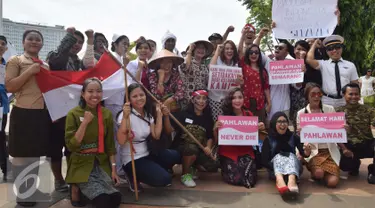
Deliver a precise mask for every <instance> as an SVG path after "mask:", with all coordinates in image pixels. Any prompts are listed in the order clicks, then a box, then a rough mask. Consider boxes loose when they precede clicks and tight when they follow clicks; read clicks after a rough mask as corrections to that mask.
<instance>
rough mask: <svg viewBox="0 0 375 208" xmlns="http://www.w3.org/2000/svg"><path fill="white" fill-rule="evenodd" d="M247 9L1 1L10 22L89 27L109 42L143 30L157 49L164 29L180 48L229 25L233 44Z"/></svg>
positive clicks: (132, 1)
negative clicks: (232, 30)
mask: <svg viewBox="0 0 375 208" xmlns="http://www.w3.org/2000/svg"><path fill="white" fill-rule="evenodd" d="M248 14H249V12H248V11H246V8H245V7H244V6H242V4H241V2H239V1H237V0H34V1H30V0H3V17H4V18H8V19H10V20H12V21H21V22H29V23H41V24H46V25H50V26H54V25H63V26H65V27H66V28H67V27H70V26H74V27H75V28H76V29H78V30H80V31H82V32H84V31H85V30H87V29H93V30H94V31H97V32H102V33H104V34H105V36H106V37H107V39H108V41H109V42H111V41H112V36H113V34H114V33H117V34H125V35H127V36H128V37H129V38H130V40H131V41H132V40H136V39H137V38H138V37H139V36H141V35H142V36H144V37H146V38H147V39H153V40H155V41H156V42H157V44H158V50H160V48H161V38H162V37H163V35H164V33H165V32H166V31H167V30H169V31H171V32H172V33H174V34H175V35H176V36H177V43H176V44H177V48H178V50H180V51H184V50H185V49H186V47H187V46H188V45H189V44H190V43H191V42H194V41H197V40H202V39H203V40H207V39H208V37H209V36H210V35H211V34H212V33H214V32H218V33H220V34H223V33H224V32H225V30H226V29H227V27H228V26H230V25H233V26H234V27H235V31H234V32H233V33H231V34H230V35H229V37H228V39H230V40H233V41H234V42H235V43H237V42H238V40H239V38H240V35H241V34H240V33H241V29H242V27H243V25H244V24H245V23H246V18H247V16H248Z"/></svg>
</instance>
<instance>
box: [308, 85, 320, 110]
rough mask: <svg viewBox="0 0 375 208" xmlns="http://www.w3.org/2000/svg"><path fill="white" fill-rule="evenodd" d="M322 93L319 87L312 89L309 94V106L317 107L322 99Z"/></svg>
mask: <svg viewBox="0 0 375 208" xmlns="http://www.w3.org/2000/svg"><path fill="white" fill-rule="evenodd" d="M322 96H323V93H322V91H321V90H320V89H319V87H314V88H312V89H311V90H310V92H309V103H310V105H315V106H318V105H319V103H320V100H321V99H322Z"/></svg>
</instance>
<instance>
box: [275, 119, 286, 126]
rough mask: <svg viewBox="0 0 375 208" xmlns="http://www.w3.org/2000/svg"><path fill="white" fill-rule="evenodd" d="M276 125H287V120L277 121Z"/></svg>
mask: <svg viewBox="0 0 375 208" xmlns="http://www.w3.org/2000/svg"><path fill="white" fill-rule="evenodd" d="M276 123H278V124H280V125H282V124H288V121H287V120H278V121H276Z"/></svg>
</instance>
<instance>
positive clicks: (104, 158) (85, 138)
mask: <svg viewBox="0 0 375 208" xmlns="http://www.w3.org/2000/svg"><path fill="white" fill-rule="evenodd" d="M102 98H103V89H102V84H101V82H100V80H99V79H96V78H89V79H87V80H85V82H84V83H83V88H82V95H81V98H80V102H79V106H77V107H75V108H73V109H72V110H70V111H69V113H68V115H67V116H66V126H65V143H66V146H67V148H68V149H69V151H70V152H71V156H70V157H69V161H68V171H67V174H66V182H67V183H70V184H75V185H74V186H71V193H70V197H71V203H72V205H73V206H83V204H82V203H81V197H80V192H79V191H81V193H82V194H83V195H85V196H86V197H87V198H88V199H90V200H93V204H95V206H96V207H118V206H119V205H120V202H121V194H120V192H119V191H118V190H117V189H115V188H114V187H113V186H112V181H111V177H112V180H113V182H115V183H118V182H119V177H118V176H117V171H116V163H115V155H116V149H115V142H114V140H113V136H114V135H113V119H112V113H111V111H109V110H108V109H106V108H104V107H102V106H101V104H100V102H101V101H102ZM109 162H111V163H112V165H110V164H109ZM110 176H111V177H110ZM78 188H79V189H78Z"/></svg>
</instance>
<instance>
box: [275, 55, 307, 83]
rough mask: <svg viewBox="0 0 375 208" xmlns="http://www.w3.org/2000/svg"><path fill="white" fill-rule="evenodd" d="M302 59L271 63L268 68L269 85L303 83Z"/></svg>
mask: <svg viewBox="0 0 375 208" xmlns="http://www.w3.org/2000/svg"><path fill="white" fill-rule="evenodd" d="M304 64H305V63H304V60H303V59H296V60H284V61H272V62H270V68H269V74H270V75H269V81H270V85H278V84H294V83H301V82H303V76H304V72H303V71H302V67H303V65H304Z"/></svg>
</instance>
